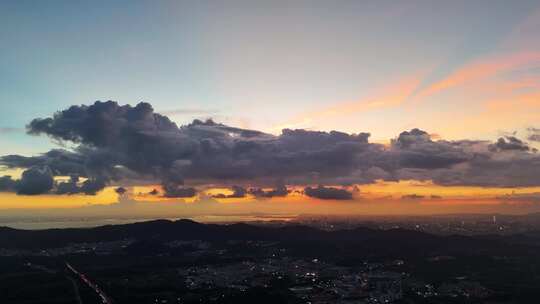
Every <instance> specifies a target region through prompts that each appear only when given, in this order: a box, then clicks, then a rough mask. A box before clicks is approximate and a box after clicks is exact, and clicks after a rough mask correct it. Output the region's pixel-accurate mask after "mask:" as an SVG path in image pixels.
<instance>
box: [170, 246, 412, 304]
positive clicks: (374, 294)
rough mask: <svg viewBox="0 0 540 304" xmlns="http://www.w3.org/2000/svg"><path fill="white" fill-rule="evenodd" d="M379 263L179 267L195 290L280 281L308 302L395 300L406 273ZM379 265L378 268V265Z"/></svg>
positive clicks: (279, 261) (286, 261)
mask: <svg viewBox="0 0 540 304" xmlns="http://www.w3.org/2000/svg"><path fill="white" fill-rule="evenodd" d="M374 266H375V265H371V264H366V265H365V266H364V267H362V268H361V269H354V270H353V269H352V268H350V267H343V266H336V265H332V264H327V263H324V262H321V261H319V260H318V259H313V260H303V259H293V258H289V257H283V258H268V259H264V260H262V261H260V262H253V261H243V262H238V263H231V264H224V265H205V266H199V267H188V268H180V269H178V274H179V275H180V276H181V277H183V278H184V279H185V284H186V286H187V287H188V288H190V289H192V290H201V289H203V290H204V289H213V288H228V289H235V290H239V291H245V290H247V289H249V288H253V287H264V288H267V287H270V286H271V285H272V284H276V282H279V285H280V286H287V288H288V290H289V291H290V292H291V293H293V294H294V295H296V296H297V297H298V298H300V299H303V300H305V301H306V303H392V302H394V301H396V300H399V299H401V298H402V297H403V291H402V275H401V274H400V273H395V272H386V271H382V270H380V269H377V267H374ZM374 268H375V269H374Z"/></svg>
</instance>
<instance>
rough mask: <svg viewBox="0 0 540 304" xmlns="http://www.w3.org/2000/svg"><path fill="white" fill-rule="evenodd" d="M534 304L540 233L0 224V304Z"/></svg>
mask: <svg viewBox="0 0 540 304" xmlns="http://www.w3.org/2000/svg"><path fill="white" fill-rule="evenodd" d="M254 302H256V303H539V302H540V233H539V232H534V231H529V232H526V233H520V234H512V235H505V236H500V235H476V236H458V235H449V236H437V235H432V234H428V233H424V232H418V231H411V230H403V229H390V230H375V229H368V228H355V229H352V230H338V231H322V230H318V229H316V228H310V227H306V226H298V225H287V226H283V227H279V228H275V227H264V226H251V225H247V224H234V225H207V224H200V223H196V222H193V221H189V220H180V221H174V222H173V221H165V220H159V221H151V222H144V223H136V224H128V225H115V226H103V227H98V228H91V229H50V230H40V231H27V230H15V229H10V228H0V303H17V304H26V303H40V304H41V303H85V304H88V303H134V304H136V303H254Z"/></svg>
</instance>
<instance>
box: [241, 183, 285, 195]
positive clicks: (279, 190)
mask: <svg viewBox="0 0 540 304" xmlns="http://www.w3.org/2000/svg"><path fill="white" fill-rule="evenodd" d="M249 194H251V195H253V196H255V197H266V198H271V197H284V196H287V195H288V194H289V190H288V189H287V187H286V186H285V185H283V184H280V185H278V186H276V188H274V189H272V190H268V191H265V190H263V189H261V188H251V189H249Z"/></svg>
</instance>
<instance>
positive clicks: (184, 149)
mask: <svg viewBox="0 0 540 304" xmlns="http://www.w3.org/2000/svg"><path fill="white" fill-rule="evenodd" d="M28 133H30V134H33V135H40V134H43V135H47V136H49V137H51V138H53V139H54V140H56V141H60V142H62V141H67V142H70V143H71V144H75V148H73V149H71V150H51V151H49V152H47V153H44V154H42V155H38V156H31V157H26V156H19V155H8V156H4V157H1V158H0V166H5V167H9V168H32V167H47V168H49V172H50V173H51V175H53V176H80V177H81V178H85V179H84V180H85V181H84V182H83V183H80V182H78V181H77V182H74V181H68V182H64V183H59V184H57V185H56V187H55V188H56V189H53V190H52V192H56V193H60V194H75V193H86V194H95V193H96V192H98V191H99V190H101V189H103V187H105V186H106V185H107V184H110V183H111V182H115V181H120V180H137V181H147V182H152V183H153V182H158V183H161V184H162V186H163V189H164V194H163V195H164V196H166V197H190V196H194V195H196V190H195V188H193V187H194V186H195V185H198V184H210V183H213V184H219V183H227V184H231V183H235V184H238V185H242V184H245V183H250V184H251V183H253V184H257V185H260V186H264V187H266V186H269V185H273V184H275V181H276V180H286V181H287V183H288V184H291V185H305V184H313V183H316V184H319V183H320V184H334V185H336V184H339V185H345V184H347V185H351V184H355V183H369V182H373V181H374V180H377V179H383V180H388V181H396V180H400V179H418V180H433V181H434V182H435V183H437V184H441V185H490V186H510V187H516V186H529V185H540V173H539V172H540V156H538V155H537V154H536V153H534V150H533V149H531V148H529V147H528V145H527V144H526V143H524V142H523V141H521V140H520V139H518V138H516V137H514V136H506V137H503V138H501V139H499V140H498V141H497V142H495V143H492V142H488V141H472V140H460V141H446V140H433V139H432V138H431V136H430V135H429V134H428V133H427V132H425V131H423V130H420V129H412V130H410V131H405V132H402V133H401V134H399V136H398V137H397V138H396V139H394V140H393V141H392V142H391V145H390V146H388V147H385V146H383V145H380V144H374V143H370V142H369V140H368V139H369V133H363V132H362V133H358V134H347V133H343V132H338V131H331V132H318V131H310V130H302V129H300V130H291V129H284V130H283V131H282V133H281V134H280V135H277V136H276V135H271V134H267V133H264V132H260V131H257V130H248V129H241V128H235V127H231V126H227V125H224V124H220V123H216V122H214V121H213V120H205V121H203V120H194V121H193V122H192V123H191V124H188V125H185V126H181V127H178V126H177V125H176V124H175V123H173V122H172V121H171V120H170V119H169V118H167V117H166V116H163V115H160V114H158V113H155V112H154V111H153V109H152V106H151V105H150V104H148V103H139V104H138V105H136V106H134V107H132V106H130V105H123V106H121V105H118V104H117V103H116V102H113V101H108V102H99V101H98V102H95V103H94V104H92V105H82V106H72V107H70V108H68V109H66V110H63V111H60V112H57V113H55V114H54V115H53V116H52V117H48V118H38V119H34V120H32V121H31V122H30V123H29V125H28ZM16 183H19V181H16ZM186 184H187V185H191V186H186ZM316 189H318V188H315V189H314V190H313V191H315V192H316V191H317V190H316ZM249 192H250V194H252V195H255V196H259V197H272V196H285V195H286V193H288V191H287V189H286V187H284V186H282V187H278V188H276V189H275V190H272V191H262V190H260V189H251V190H249ZM315 192H311V193H315ZM244 195H245V193H244Z"/></svg>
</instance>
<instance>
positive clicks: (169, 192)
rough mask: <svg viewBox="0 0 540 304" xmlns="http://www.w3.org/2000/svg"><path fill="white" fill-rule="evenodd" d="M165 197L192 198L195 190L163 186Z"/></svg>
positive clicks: (195, 192)
mask: <svg viewBox="0 0 540 304" xmlns="http://www.w3.org/2000/svg"><path fill="white" fill-rule="evenodd" d="M163 189H164V190H165V194H164V196H165V197H170V198H173V197H178V198H180V197H193V196H195V195H196V194H197V190H195V188H192V187H182V186H171V185H168V186H164V188H163Z"/></svg>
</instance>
